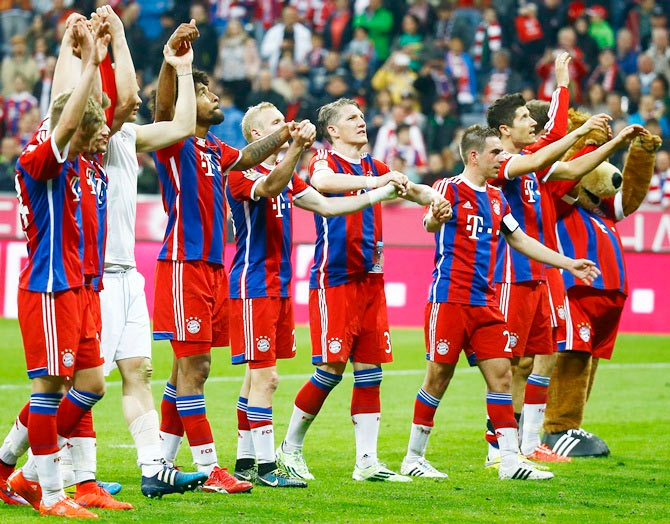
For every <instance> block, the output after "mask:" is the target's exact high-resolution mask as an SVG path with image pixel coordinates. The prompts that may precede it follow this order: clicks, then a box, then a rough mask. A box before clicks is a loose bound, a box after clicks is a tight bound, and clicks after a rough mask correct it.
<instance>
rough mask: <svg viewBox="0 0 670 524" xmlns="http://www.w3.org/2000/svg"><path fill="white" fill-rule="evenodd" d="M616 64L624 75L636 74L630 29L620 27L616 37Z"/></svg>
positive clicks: (635, 60)
mask: <svg viewBox="0 0 670 524" xmlns="http://www.w3.org/2000/svg"><path fill="white" fill-rule="evenodd" d="M616 55H617V63H618V64H619V66H620V67H621V71H622V72H623V74H624V75H631V74H633V73H637V55H638V52H637V51H636V50H635V39H634V38H633V33H631V32H630V29H628V28H626V27H622V28H621V29H619V32H618V33H617V36H616Z"/></svg>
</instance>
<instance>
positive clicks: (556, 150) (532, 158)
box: [507, 130, 581, 178]
mask: <svg viewBox="0 0 670 524" xmlns="http://www.w3.org/2000/svg"><path fill="white" fill-rule="evenodd" d="M579 138H581V135H580V134H578V133H577V130H575V131H573V132H571V133H568V134H567V135H565V136H564V137H563V138H561V139H560V140H557V141H556V142H553V143H551V144H548V145H546V146H545V147H543V148H542V149H540V150H538V151H536V152H535V153H533V154H532V155H519V156H517V157H515V158H513V159H512V160H510V161H509V164H508V165H507V177H508V178H516V177H518V176H522V175H525V174H528V173H533V172H537V171H541V170H542V169H544V168H545V167H547V166H549V165H551V164H553V163H554V162H556V161H557V160H558V159H559V158H560V157H561V156H562V155H563V153H565V152H566V151H567V150H568V149H570V147H572V145H573V144H574V143H575V142H577V140H579Z"/></svg>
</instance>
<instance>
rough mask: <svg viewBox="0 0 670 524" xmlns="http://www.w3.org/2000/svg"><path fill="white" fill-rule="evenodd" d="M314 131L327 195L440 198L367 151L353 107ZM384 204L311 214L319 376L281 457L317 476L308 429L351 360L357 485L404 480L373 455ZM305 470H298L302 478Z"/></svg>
mask: <svg viewBox="0 0 670 524" xmlns="http://www.w3.org/2000/svg"><path fill="white" fill-rule="evenodd" d="M318 129H319V132H320V133H321V135H322V136H323V137H324V138H325V139H326V140H328V141H329V142H330V143H331V144H332V146H333V148H332V149H331V150H330V151H327V150H321V151H319V152H318V153H317V154H316V155H315V156H314V157H313V158H312V160H311V162H310V166H309V172H310V180H311V183H312V185H313V186H314V188H315V189H317V190H318V191H320V192H321V193H324V194H326V195H356V194H358V193H361V192H365V191H367V190H369V189H374V188H377V187H381V186H384V185H386V184H388V183H389V182H391V183H393V184H394V185H397V187H398V188H399V193H400V195H401V196H403V197H404V198H406V199H409V200H413V201H415V202H418V203H420V204H422V205H428V204H430V203H431V202H436V203H437V202H438V201H443V200H444V199H443V198H442V197H441V196H440V195H438V194H437V192H435V191H434V190H432V189H431V188H430V187H428V186H424V185H419V184H412V183H411V182H409V181H408V180H407V177H405V176H404V175H402V174H401V173H398V172H394V171H391V170H390V169H389V167H388V166H386V165H385V164H384V163H382V162H380V161H379V160H376V159H373V158H372V157H371V155H370V154H369V153H364V152H363V151H364V150H365V147H366V146H367V144H368V137H367V132H366V125H365V119H364V117H363V113H362V112H361V110H360V109H359V107H358V104H357V103H356V102H354V101H353V100H349V99H345V98H342V99H339V100H337V101H335V102H332V103H330V104H328V105H325V106H323V107H321V109H320V110H319V117H318ZM381 218H382V217H381V205H375V206H373V207H371V208H368V209H365V210H363V211H361V212H358V213H355V214H353V215H349V216H346V217H332V218H327V217H321V216H318V215H315V222H316V229H317V242H316V248H315V254H314V265H313V266H312V271H311V278H310V297H309V309H310V331H311V336H312V363H313V364H314V365H316V366H317V368H316V371H315V373H314V376H313V377H312V378H311V379H310V380H309V381H307V383H306V384H305V385H304V386H303V387H302V389H301V390H300V391H299V392H298V395H297V397H296V399H295V406H294V410H293V415H292V416H291V421H290V424H289V428H288V432H287V434H286V438H285V439H284V441H283V443H282V444H281V446H280V447H279V449H278V450H277V457H278V460H279V462H281V463H282V464H283V465H284V466H285V467H286V469H287V470H288V471H291V472H292V473H294V474H295V475H296V476H302V477H305V476H308V478H309V477H311V474H310V473H309V469H308V468H307V465H306V464H305V461H304V458H303V455H302V448H303V442H304V439H305V434H306V433H307V430H308V428H309V426H310V424H311V423H312V421H313V420H314V418H315V417H316V415H317V414H318V412H319V410H320V409H321V406H322V405H323V403H324V401H325V400H326V397H327V396H328V394H329V393H330V391H331V390H332V389H333V388H334V387H335V386H336V385H337V384H338V383H339V382H340V381H341V380H342V373H343V372H344V369H345V367H346V364H347V360H349V359H351V361H352V362H353V368H354V390H353V395H352V399H351V418H352V421H353V423H354V432H355V436H356V465H355V468H354V472H353V478H354V479H355V480H386V481H393V482H408V481H410V480H411V479H410V478H409V477H406V476H403V475H398V474H397V473H394V472H393V471H391V470H389V469H387V468H386V467H385V466H384V464H382V463H381V462H380V461H379V459H378V458H377V437H378V434H379V421H380V412H381V404H380V398H379V387H380V384H381V381H382V368H381V364H383V363H388V362H391V361H392V359H393V357H392V348H391V338H390V333H389V328H388V320H387V314H386V298H385V295H384V277H383V253H382V250H383V242H382V222H381ZM300 472H302V473H300Z"/></svg>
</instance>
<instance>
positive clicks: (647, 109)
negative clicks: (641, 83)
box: [628, 95, 670, 138]
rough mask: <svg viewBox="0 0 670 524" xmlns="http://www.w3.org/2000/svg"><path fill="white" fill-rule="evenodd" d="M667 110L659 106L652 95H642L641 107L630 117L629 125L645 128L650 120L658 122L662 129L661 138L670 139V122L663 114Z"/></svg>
mask: <svg viewBox="0 0 670 524" xmlns="http://www.w3.org/2000/svg"><path fill="white" fill-rule="evenodd" d="M664 111H665V108H664V107H663V105H662V104H660V105H659V104H657V103H656V101H655V100H654V97H653V96H651V95H642V98H640V105H639V106H638V110H637V112H636V113H632V114H631V115H630V116H629V117H628V123H629V124H639V125H641V126H644V125H646V124H647V122H648V121H649V120H652V119H653V120H656V121H657V122H658V125H659V126H660V127H661V136H663V138H670V121H669V120H668V117H667V116H665V115H664V114H663V113H664Z"/></svg>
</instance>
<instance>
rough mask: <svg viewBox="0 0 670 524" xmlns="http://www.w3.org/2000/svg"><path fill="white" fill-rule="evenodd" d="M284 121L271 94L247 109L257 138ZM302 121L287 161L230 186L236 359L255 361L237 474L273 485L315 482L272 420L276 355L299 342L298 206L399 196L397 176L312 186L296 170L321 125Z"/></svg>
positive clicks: (245, 395)
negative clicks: (355, 191) (339, 186)
mask: <svg viewBox="0 0 670 524" xmlns="http://www.w3.org/2000/svg"><path fill="white" fill-rule="evenodd" d="M283 124H284V115H282V114H281V112H280V111H279V110H278V109H277V108H276V107H275V106H274V105H272V104H271V103H269V102H263V103H261V104H259V105H256V106H254V107H251V108H249V110H247V112H246V114H245V116H244V119H243V120H242V132H243V133H244V135H245V138H246V139H247V140H248V141H249V142H254V141H256V140H259V139H261V138H263V137H264V136H267V135H269V134H270V133H272V132H274V131H275V130H276V129H277V128H278V127H279V126H282V125H283ZM300 126H301V127H300V128H297V129H296V130H295V131H294V132H293V133H292V136H293V142H292V143H291V145H290V146H289V145H288V144H285V146H286V147H287V149H286V151H285V155H284V157H283V158H282V160H281V161H280V162H279V163H277V156H278V155H277V154H274V155H271V156H270V157H268V158H267V159H266V160H265V162H263V163H262V164H260V165H259V166H257V167H256V168H254V169H250V170H247V171H244V172H241V171H231V172H230V174H229V175H228V187H227V191H226V196H227V198H228V203H229V205H230V210H231V215H232V219H233V225H234V229H235V237H236V240H237V251H236V253H235V258H234V260H233V265H232V268H231V271H230V297H231V322H230V331H231V350H232V359H233V363H234V364H242V363H245V362H246V363H247V364H248V366H247V371H246V375H245V381H244V383H243V385H242V389H241V391H240V398H239V400H238V403H237V415H238V437H239V438H238V447H237V462H236V464H235V476H236V477H237V478H239V479H244V480H252V479H253V480H255V481H256V482H257V483H258V484H260V485H264V486H270V487H296V486H298V487H304V486H306V485H307V484H306V483H305V481H304V480H303V479H300V478H290V477H287V476H286V475H285V474H283V473H282V471H281V470H280V469H278V468H277V465H276V463H275V449H274V429H273V425H272V398H273V395H274V392H275V390H276V387H277V383H278V376H277V367H276V360H277V359H278V358H292V357H294V356H295V350H296V346H295V325H294V322H293V304H292V300H291V275H292V269H291V251H292V238H291V228H292V207H293V206H294V205H295V206H298V207H300V208H303V209H308V210H310V211H314V212H315V213H318V214H320V215H323V216H339V215H344V214H350V213H354V212H357V211H360V210H362V209H364V208H366V207H369V206H371V205H373V204H374V203H375V202H378V201H380V200H386V199H392V198H395V197H396V196H397V194H396V190H395V187H394V186H393V185H392V184H387V185H386V186H384V187H383V188H379V189H375V190H373V191H370V192H366V193H363V194H361V195H357V196H354V197H339V198H338V197H332V198H326V197H324V196H323V195H321V194H320V193H319V192H317V191H316V190H315V189H314V188H312V187H310V186H308V185H307V184H306V183H305V182H303V180H302V179H301V178H300V177H299V176H298V175H297V173H295V166H296V164H297V162H298V160H299V159H300V155H301V153H302V151H303V150H304V149H305V148H307V147H309V145H311V142H312V141H313V139H314V136H315V135H316V131H315V129H314V126H313V125H312V124H310V123H309V122H302V123H301V124H300ZM255 460H256V461H257V462H258V467H257V469H256V468H255V467H254V461H255Z"/></svg>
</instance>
